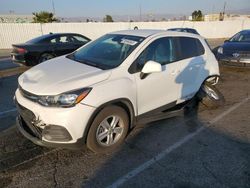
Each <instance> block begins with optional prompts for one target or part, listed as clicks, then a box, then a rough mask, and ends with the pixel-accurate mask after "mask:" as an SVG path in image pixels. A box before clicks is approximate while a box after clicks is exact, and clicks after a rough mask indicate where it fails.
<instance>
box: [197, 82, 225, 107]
mask: <svg viewBox="0 0 250 188" xmlns="http://www.w3.org/2000/svg"><path fill="white" fill-rule="evenodd" d="M198 98H199V100H200V102H201V103H202V104H203V105H204V106H206V107H207V108H209V109H215V108H218V107H220V106H222V105H224V103H225V99H224V96H223V95H222V93H221V92H220V91H219V90H218V89H217V88H216V87H215V86H213V85H211V84H210V83H208V82H205V83H204V84H203V85H202V86H201V88H200V90H199V92H198Z"/></svg>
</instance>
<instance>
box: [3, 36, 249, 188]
mask: <svg viewBox="0 0 250 188" xmlns="http://www.w3.org/2000/svg"><path fill="white" fill-rule="evenodd" d="M212 42H213V43H214V41H212ZM212 42H211V43H212ZM220 42H221V41H217V43H220ZM212 45H214V44H212ZM213 47H215V46H213ZM20 70H24V69H23V67H19V66H17V65H14V64H12V63H11V62H10V60H9V59H8V58H6V57H3V58H0V104H1V105H0V187H109V186H110V187H118V186H119V187H178V188H183V187H185V188H186V187H220V188H221V187H250V157H249V156H250V116H249V115H250V96H249V93H250V69H245V68H234V67H232V68H231V67H221V69H220V70H221V79H220V81H219V84H218V86H217V88H218V89H219V90H220V91H221V92H222V93H223V95H224V97H225V99H226V103H225V105H224V106H223V107H220V108H219V109H216V110H208V109H206V108H204V107H202V106H198V107H197V109H196V108H195V109H193V110H192V113H189V114H185V115H183V116H181V117H175V118H171V119H167V120H163V121H158V122H154V123H151V124H147V125H140V126H138V127H136V128H135V129H134V130H133V131H132V132H131V133H130V134H129V136H128V138H127V140H126V143H125V144H124V145H122V146H121V147H120V148H119V149H118V150H117V151H115V152H114V153H110V154H106V155H104V154H94V153H92V152H91V151H89V150H87V149H85V148H83V149H82V150H81V151H69V150H62V149H47V148H42V147H39V146H36V145H34V144H33V143H31V142H30V141H28V140H27V139H25V138H24V137H23V136H22V135H21V134H20V133H19V132H18V131H17V129H16V127H15V117H16V110H15V105H14V104H13V95H14V92H15V89H16V87H17V78H18V75H19V74H20V72H21V71H20Z"/></svg>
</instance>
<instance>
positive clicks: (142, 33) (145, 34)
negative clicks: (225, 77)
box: [109, 29, 202, 38]
mask: <svg viewBox="0 0 250 188" xmlns="http://www.w3.org/2000/svg"><path fill="white" fill-rule="evenodd" d="M109 34H120V35H132V36H139V37H145V38H147V37H149V36H152V35H160V34H167V35H169V36H186V37H196V38H202V37H201V36H199V35H196V34H193V33H188V32H177V31H167V30H152V29H138V30H122V31H115V32H112V33H109Z"/></svg>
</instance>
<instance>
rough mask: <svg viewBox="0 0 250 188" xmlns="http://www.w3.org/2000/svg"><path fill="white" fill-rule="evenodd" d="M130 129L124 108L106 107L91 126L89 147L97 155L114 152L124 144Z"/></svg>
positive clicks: (88, 138) (88, 140)
mask: <svg viewBox="0 0 250 188" xmlns="http://www.w3.org/2000/svg"><path fill="white" fill-rule="evenodd" d="M116 121H117V122H116ZM115 122H116V123H115ZM112 123H113V125H112ZM111 127H112V128H111ZM128 129H129V117H128V114H127V112H126V111H125V110H124V109H123V108H121V107H119V106H108V107H105V108H104V109H103V110H101V111H100V112H99V113H98V114H97V116H96V117H95V119H94V121H93V123H92V124H91V126H90V130H89V132H88V136H87V147H88V148H89V149H90V150H92V151H93V152H95V153H107V152H112V151H113V150H115V149H116V148H117V147H118V146H119V145H121V144H122V143H123V141H124V140H125V138H126V136H127V133H128ZM116 132H117V133H116ZM112 138H113V139H112ZM112 140H113V142H112Z"/></svg>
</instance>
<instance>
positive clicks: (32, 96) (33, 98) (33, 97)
mask: <svg viewBox="0 0 250 188" xmlns="http://www.w3.org/2000/svg"><path fill="white" fill-rule="evenodd" d="M19 91H20V93H21V94H22V96H24V97H25V98H27V99H29V100H31V101H34V102H37V100H38V96H37V95H35V94H33V93H30V92H28V91H26V90H24V89H23V88H22V87H21V86H19Z"/></svg>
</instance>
